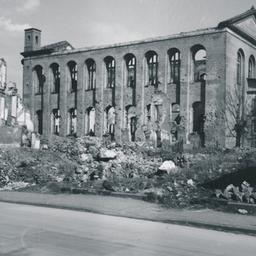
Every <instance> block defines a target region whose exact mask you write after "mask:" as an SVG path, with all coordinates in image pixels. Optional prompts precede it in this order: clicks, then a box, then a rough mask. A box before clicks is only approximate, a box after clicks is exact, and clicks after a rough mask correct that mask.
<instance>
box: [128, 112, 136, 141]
mask: <svg viewBox="0 0 256 256" xmlns="http://www.w3.org/2000/svg"><path fill="white" fill-rule="evenodd" d="M136 129H137V118H136V117H135V116H133V117H131V121H130V131H131V141H135V135H136Z"/></svg>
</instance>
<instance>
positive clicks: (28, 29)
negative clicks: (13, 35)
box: [24, 28, 42, 32]
mask: <svg viewBox="0 0 256 256" xmlns="http://www.w3.org/2000/svg"><path fill="white" fill-rule="evenodd" d="M30 30H36V31H39V32H42V31H41V30H40V29H38V28H27V29H24V31H30Z"/></svg>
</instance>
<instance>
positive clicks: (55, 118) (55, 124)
mask: <svg viewBox="0 0 256 256" xmlns="http://www.w3.org/2000/svg"><path fill="white" fill-rule="evenodd" d="M52 133H53V134H55V135H59V133H60V110H59V109H53V110H52Z"/></svg>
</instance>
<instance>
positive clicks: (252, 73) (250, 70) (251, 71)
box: [248, 56, 255, 78]
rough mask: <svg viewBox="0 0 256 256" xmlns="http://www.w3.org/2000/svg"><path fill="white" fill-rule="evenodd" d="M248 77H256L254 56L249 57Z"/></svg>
mask: <svg viewBox="0 0 256 256" xmlns="http://www.w3.org/2000/svg"><path fill="white" fill-rule="evenodd" d="M248 78H255V59H254V57H253V56H251V57H250V59H249V66H248Z"/></svg>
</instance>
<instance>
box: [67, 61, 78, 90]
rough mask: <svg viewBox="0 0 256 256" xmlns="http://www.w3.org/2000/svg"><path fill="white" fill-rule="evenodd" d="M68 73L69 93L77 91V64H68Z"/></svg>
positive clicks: (72, 62)
mask: <svg viewBox="0 0 256 256" xmlns="http://www.w3.org/2000/svg"><path fill="white" fill-rule="evenodd" d="M68 67H69V72H70V91H71V92H76V91H77V64H76V63H75V62H74V61H71V62H69V63H68Z"/></svg>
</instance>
